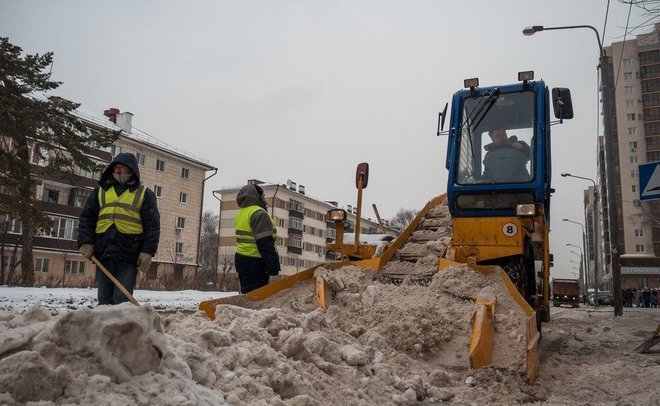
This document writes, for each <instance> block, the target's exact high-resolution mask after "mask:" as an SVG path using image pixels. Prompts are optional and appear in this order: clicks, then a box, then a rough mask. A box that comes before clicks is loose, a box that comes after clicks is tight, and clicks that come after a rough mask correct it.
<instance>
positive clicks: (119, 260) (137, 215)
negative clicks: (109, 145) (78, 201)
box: [78, 153, 160, 305]
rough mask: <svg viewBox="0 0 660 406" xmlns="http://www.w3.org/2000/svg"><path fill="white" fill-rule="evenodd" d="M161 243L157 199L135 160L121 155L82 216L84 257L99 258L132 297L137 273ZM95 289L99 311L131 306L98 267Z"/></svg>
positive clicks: (146, 267)
mask: <svg viewBox="0 0 660 406" xmlns="http://www.w3.org/2000/svg"><path fill="white" fill-rule="evenodd" d="M159 239H160V214H159V212H158V206H157V203H156V195H155V194H154V192H153V191H152V190H151V189H149V188H147V187H146V186H144V185H142V184H141V183H140V170H139V168H138V164H137V159H136V158H135V155H133V154H129V153H120V154H118V155H117V156H116V157H115V158H114V159H113V160H112V162H110V164H109V165H108V166H107V168H105V170H104V171H103V173H102V174H101V179H100V180H99V182H98V186H97V187H96V188H95V189H94V192H93V193H92V194H91V195H90V196H89V198H88V199H87V202H86V203H85V207H84V208H83V211H82V213H81V215H80V225H79V230H78V247H79V248H80V254H81V255H82V256H84V257H85V258H87V259H91V258H92V256H94V257H96V259H97V260H99V262H101V264H103V266H104V267H105V268H106V269H107V270H108V271H109V272H110V273H111V274H112V275H113V276H114V277H115V278H116V279H117V280H118V281H119V282H120V283H121V284H122V285H123V286H124V287H125V288H126V290H127V291H128V292H129V293H130V294H131V295H132V294H133V289H134V288H135V282H136V280H137V273H138V271H139V272H147V271H148V270H149V267H150V265H151V259H152V258H153V256H154V255H155V254H156V250H157V249H158V240H159ZM96 284H97V287H98V300H99V305H105V304H119V303H123V302H126V301H128V299H127V298H126V296H124V294H123V293H122V292H121V291H120V290H119V289H118V288H117V287H116V286H115V285H114V283H113V282H112V281H111V280H110V278H108V277H107V276H106V275H105V273H103V272H102V271H101V270H100V269H99V268H98V267H97V268H96Z"/></svg>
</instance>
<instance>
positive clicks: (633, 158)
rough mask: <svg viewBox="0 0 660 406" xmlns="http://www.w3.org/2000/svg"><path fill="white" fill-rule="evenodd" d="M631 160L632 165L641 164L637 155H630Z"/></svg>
mask: <svg viewBox="0 0 660 406" xmlns="http://www.w3.org/2000/svg"><path fill="white" fill-rule="evenodd" d="M629 158H630V159H629V160H630V163H631V164H636V163H638V162H639V157H638V156H637V155H630V157H629Z"/></svg>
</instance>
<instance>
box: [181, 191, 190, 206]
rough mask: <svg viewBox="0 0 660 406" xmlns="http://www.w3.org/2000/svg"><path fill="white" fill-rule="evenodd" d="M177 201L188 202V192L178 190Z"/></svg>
mask: <svg viewBox="0 0 660 406" xmlns="http://www.w3.org/2000/svg"><path fill="white" fill-rule="evenodd" d="M179 203H181V204H186V203H188V193H184V192H179Z"/></svg>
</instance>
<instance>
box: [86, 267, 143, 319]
mask: <svg viewBox="0 0 660 406" xmlns="http://www.w3.org/2000/svg"><path fill="white" fill-rule="evenodd" d="M91 259H92V262H94V263H95V264H96V266H98V267H99V269H100V270H102V271H103V273H104V274H106V276H107V277H108V278H110V280H111V281H112V283H114V284H115V286H116V287H118V288H119V290H121V293H123V294H124V296H126V297H127V298H128V300H130V301H131V303H133V304H134V305H136V306H139V305H140V304H139V303H138V301H137V300H135V298H134V297H133V295H131V294H130V293H128V290H126V288H125V287H124V285H122V284H121V282H119V281H118V280H117V278H115V277H114V276H112V274H111V273H110V271H108V270H107V269H106V268H105V267H104V266H103V264H102V263H101V261H99V260H98V259H96V257H95V256H93V255H92V258H91Z"/></svg>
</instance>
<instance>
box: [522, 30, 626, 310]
mask: <svg viewBox="0 0 660 406" xmlns="http://www.w3.org/2000/svg"><path fill="white" fill-rule="evenodd" d="M575 28H588V29H590V30H592V31H593V32H594V33H595V34H596V39H597V40H598V52H599V59H598V67H599V68H600V75H601V94H602V97H603V138H604V146H605V179H606V182H605V186H606V189H605V190H606V191H607V215H608V220H609V230H608V231H609V233H608V235H609V242H610V257H611V266H612V290H613V292H612V293H614V316H623V298H622V295H621V267H620V265H621V264H620V262H619V237H618V232H619V224H618V218H617V215H616V213H617V211H618V210H617V208H616V202H615V201H616V198H615V193H616V191H615V184H616V182H615V176H616V173H615V171H614V140H613V139H612V138H613V137H612V109H613V106H612V90H613V86H612V82H611V80H610V76H611V75H610V63H609V57H608V56H607V55H606V54H605V51H604V50H603V44H602V43H601V41H600V35H599V34H598V30H596V29H595V28H594V27H592V26H590V25H569V26H563V27H544V26H542V25H534V26H531V27H526V28H525V29H524V30H523V31H522V33H523V35H528V36H529V35H534V34H535V33H537V32H539V31H550V30H571V29H575ZM597 283H598V279H596V284H597ZM597 301H598V300H596V302H597Z"/></svg>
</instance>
